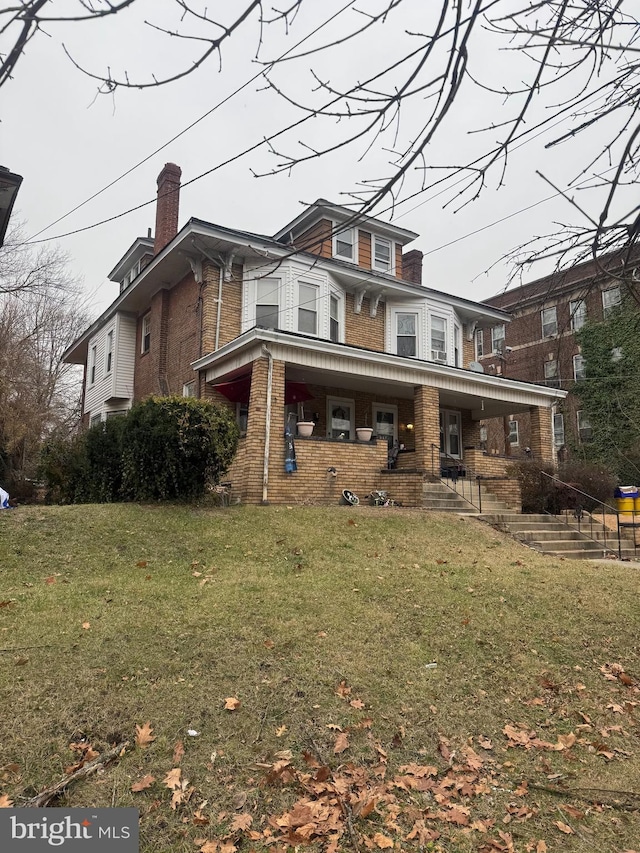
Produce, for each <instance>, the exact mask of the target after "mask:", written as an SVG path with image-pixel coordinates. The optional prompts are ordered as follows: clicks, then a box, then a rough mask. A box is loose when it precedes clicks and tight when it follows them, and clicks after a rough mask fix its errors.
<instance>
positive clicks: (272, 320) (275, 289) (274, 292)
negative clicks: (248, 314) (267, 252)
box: [256, 278, 280, 329]
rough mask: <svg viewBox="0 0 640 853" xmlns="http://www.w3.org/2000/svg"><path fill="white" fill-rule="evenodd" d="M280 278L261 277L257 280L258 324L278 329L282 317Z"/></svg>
mask: <svg viewBox="0 0 640 853" xmlns="http://www.w3.org/2000/svg"><path fill="white" fill-rule="evenodd" d="M279 290H280V279H277V278H261V279H259V280H258V281H257V282H256V326H259V327H260V328H261V329H277V328H278V325H279V317H280V301H279Z"/></svg>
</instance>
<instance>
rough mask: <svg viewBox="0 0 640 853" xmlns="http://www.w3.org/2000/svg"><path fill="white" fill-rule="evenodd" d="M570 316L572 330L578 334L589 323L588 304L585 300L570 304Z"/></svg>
mask: <svg viewBox="0 0 640 853" xmlns="http://www.w3.org/2000/svg"><path fill="white" fill-rule="evenodd" d="M569 315H570V317H571V328H572V329H573V331H574V332H577V331H578V329H581V328H582V327H583V326H584V324H585V323H586V322H587V303H586V302H585V301H584V299H576V300H574V301H572V302H570V303H569Z"/></svg>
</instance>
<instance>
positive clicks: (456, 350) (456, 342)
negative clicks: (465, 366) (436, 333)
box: [453, 326, 462, 367]
mask: <svg viewBox="0 0 640 853" xmlns="http://www.w3.org/2000/svg"><path fill="white" fill-rule="evenodd" d="M461 349H462V342H461V338H460V326H454V327H453V356H454V358H453V361H454V364H455V366H456V367H460V350H461Z"/></svg>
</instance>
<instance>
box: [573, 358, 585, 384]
mask: <svg viewBox="0 0 640 853" xmlns="http://www.w3.org/2000/svg"><path fill="white" fill-rule="evenodd" d="M573 378H574V379H575V380H576V382H579V381H580V380H581V379H586V378H587V366H586V364H585V360H584V357H583V356H581V355H574V357H573Z"/></svg>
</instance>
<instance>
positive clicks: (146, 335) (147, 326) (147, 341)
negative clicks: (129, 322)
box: [140, 314, 151, 354]
mask: <svg viewBox="0 0 640 853" xmlns="http://www.w3.org/2000/svg"><path fill="white" fill-rule="evenodd" d="M150 348H151V314H146V315H145V316H144V317H143V318H142V343H141V346H140V350H141V352H142V353H143V354H144V353H145V352H149V349H150Z"/></svg>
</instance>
